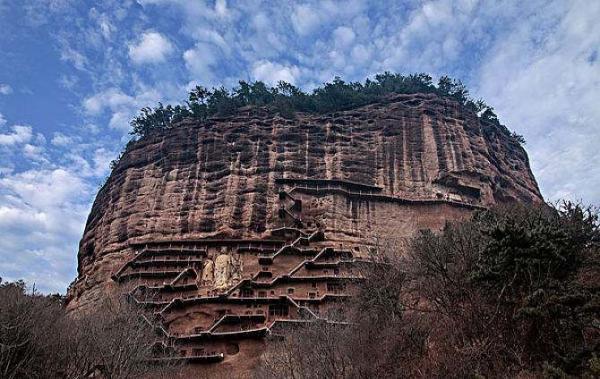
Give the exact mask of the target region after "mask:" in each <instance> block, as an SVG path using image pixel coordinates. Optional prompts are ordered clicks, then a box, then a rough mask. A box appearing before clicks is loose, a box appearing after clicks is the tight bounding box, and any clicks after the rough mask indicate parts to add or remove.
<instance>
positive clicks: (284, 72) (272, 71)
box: [252, 60, 300, 85]
mask: <svg viewBox="0 0 600 379" xmlns="http://www.w3.org/2000/svg"><path fill="white" fill-rule="evenodd" d="M299 75H300V70H299V69H298V67H296V66H284V65H282V64H279V63H273V62H269V61H266V60H262V61H259V62H256V63H255V64H254V66H253V67H252V76H253V77H254V79H255V80H260V81H263V82H265V83H266V84H269V85H275V84H277V82H279V81H280V80H282V81H284V82H288V83H291V84H295V83H296V82H297V80H298V77H299Z"/></svg>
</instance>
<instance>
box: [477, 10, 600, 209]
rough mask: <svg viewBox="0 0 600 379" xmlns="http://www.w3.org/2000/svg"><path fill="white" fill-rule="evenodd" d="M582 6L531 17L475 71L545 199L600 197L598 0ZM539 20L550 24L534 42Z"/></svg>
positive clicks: (492, 51) (491, 52) (486, 96)
mask: <svg viewBox="0 0 600 379" xmlns="http://www.w3.org/2000/svg"><path fill="white" fill-rule="evenodd" d="M586 4H587V5H585V6H582V5H583V4H582V3H576V2H575V3H572V4H567V3H565V4H564V6H565V8H566V9H562V7H558V8H557V9H555V12H556V13H560V14H561V16H562V15H563V14H564V16H562V17H561V19H560V22H558V23H553V22H548V21H545V20H543V19H542V20H540V19H535V18H534V19H532V20H531V22H530V23H526V24H523V25H521V26H520V27H519V28H516V29H515V30H514V31H513V32H512V33H510V34H509V35H507V36H506V38H504V39H503V40H502V41H500V42H499V43H498V45H497V46H495V47H494V48H493V49H492V50H491V51H490V53H489V56H488V59H486V60H485V62H484V64H483V65H482V67H481V72H480V82H481V88H480V94H481V95H482V96H483V98H484V99H486V101H487V102H489V103H490V104H491V105H493V106H494V107H495V108H496V110H497V112H498V113H499V115H500V118H501V120H502V121H504V122H505V123H506V124H507V125H508V126H509V127H510V128H512V129H515V130H516V131H517V132H519V133H522V134H523V135H524V136H525V139H526V140H527V141H528V145H527V150H528V152H529V154H530V156H531V161H532V167H533V171H534V174H535V175H536V177H537V179H538V181H539V182H540V185H541V189H542V192H543V194H544V195H545V196H546V197H547V198H548V199H550V200H556V199H559V198H564V197H566V198H570V199H583V200H584V201H585V202H594V201H595V202H597V201H598V200H600V170H599V169H598V166H597V162H598V161H600V150H598V149H597V146H596V145H597V141H600V128H598V125H600V108H599V107H598V104H600V64H599V62H597V61H596V62H593V61H590V60H589V57H590V56H591V55H593V53H594V52H595V51H597V50H598V46H600V24H598V23H597V20H596V18H597V17H595V15H597V14H600V3H593V4H592V3H586ZM548 11H552V10H551V9H549V10H548ZM539 17H540V18H542V17H543V16H542V15H540V16H539ZM540 23H549V24H550V25H551V26H550V27H549V28H548V29H546V30H544V34H543V39H542V40H541V41H536V40H535V39H534V38H532V37H533V36H535V35H536V32H537V31H538V30H540V25H539V24H540Z"/></svg>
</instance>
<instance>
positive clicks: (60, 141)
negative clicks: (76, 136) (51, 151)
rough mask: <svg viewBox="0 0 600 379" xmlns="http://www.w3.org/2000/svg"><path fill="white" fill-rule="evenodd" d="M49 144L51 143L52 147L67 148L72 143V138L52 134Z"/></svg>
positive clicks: (60, 134)
mask: <svg viewBox="0 0 600 379" xmlns="http://www.w3.org/2000/svg"><path fill="white" fill-rule="evenodd" d="M50 143H52V144H53V145H54V146H69V145H70V144H72V143H73V138H72V137H69V136H66V135H64V134H62V133H54V136H53V137H52V140H50Z"/></svg>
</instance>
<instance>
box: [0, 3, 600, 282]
mask: <svg viewBox="0 0 600 379" xmlns="http://www.w3.org/2000/svg"><path fill="white" fill-rule="evenodd" d="M599 19H600V1H568V0H558V1H537V0H528V1H520V0H514V1H511V0H506V1H496V0H490V1H478V0H462V1H450V0H440V1H417V0H405V1H366V0H365V1H361V0H356V1H344V2H335V1H328V0H323V1H313V2H303V1H295V2H292V1H290V2H287V1H283V0H277V1H252V0H248V1H239V2H233V1H221V0H219V1H216V2H214V1H206V2H204V1H197V0H138V1H130V0H114V1H111V0H103V1H81V0H72V1H70V0H20V1H11V0H0V30H1V32H0V277H3V278H4V279H5V280H6V279H9V280H14V279H18V278H23V279H25V280H26V281H28V282H29V283H34V282H35V283H36V286H37V287H38V288H39V289H41V290H43V291H59V292H64V291H65V289H66V287H67V285H68V284H69V282H70V281H71V280H73V279H74V277H75V274H76V252H77V245H78V242H79V238H80V237H81V234H82V231H83V227H84V223H85V220H86V217H87V213H88V211H89V209H90V206H91V202H92V201H93V197H94V195H95V192H96V191H97V189H98V188H99V186H100V184H101V183H102V182H103V180H104V179H105V178H106V176H107V175H108V165H109V162H110V161H111V160H112V159H114V158H115V157H116V156H117V155H118V152H119V151H120V150H121V148H122V146H123V145H124V143H125V142H126V141H127V140H128V138H129V137H128V131H129V120H130V119H131V117H132V116H133V115H134V114H135V113H136V111H137V110H138V109H139V108H140V107H143V106H147V105H155V104H156V103H157V102H158V101H163V102H177V101H179V100H182V99H183V98H185V94H186V89H187V88H189V87H190V86H192V85H194V84H202V85H205V86H216V85H221V84H223V85H225V86H228V87H230V86H233V85H235V84H236V82H237V81H238V80H239V79H244V80H263V81H265V82H268V83H275V82H277V81H278V80H286V81H288V82H292V83H294V84H296V85H298V86H300V87H302V88H304V89H307V90H310V89H311V88H314V87H315V86H317V85H319V84H320V83H322V82H324V81H329V80H331V79H332V78H333V77H334V76H335V75H339V76H341V77H343V78H344V79H346V80H364V79H365V78H366V77H369V76H372V75H374V74H375V73H378V72H382V71H385V70H389V71H395V72H400V73H413V72H427V73H430V74H431V75H433V76H434V77H439V76H440V75H443V74H448V75H450V76H452V77H455V78H458V79H461V80H462V81H463V82H465V83H466V84H467V85H468V86H469V88H470V89H471V92H472V94H473V96H474V97H476V98H479V97H481V98H483V99H485V100H486V102H487V103H488V104H491V105H492V106H494V107H495V109H496V111H497V113H498V115H499V116H500V119H501V120H502V121H503V122H504V123H505V124H507V125H508V126H509V128H510V129H512V130H515V131H517V132H518V133H520V134H523V135H524V136H525V138H526V140H527V145H526V147H527V150H528V152H529V155H530V158H531V161H532V162H531V163H532V167H533V171H534V174H535V175H536V177H537V179H538V181H539V184H540V186H541V189H542V193H543V194H544V196H545V197H546V198H547V199H548V200H557V199H561V198H568V199H574V200H583V201H584V202H586V203H593V204H597V205H600V169H599V165H600V153H599V151H600V22H599V21H598V20H599Z"/></svg>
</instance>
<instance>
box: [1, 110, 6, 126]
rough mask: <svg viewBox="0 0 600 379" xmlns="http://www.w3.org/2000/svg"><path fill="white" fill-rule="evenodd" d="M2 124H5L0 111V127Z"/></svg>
mask: <svg viewBox="0 0 600 379" xmlns="http://www.w3.org/2000/svg"><path fill="white" fill-rule="evenodd" d="M4 125H6V119H5V118H4V115H3V114H2V113H0V127H2V126H4Z"/></svg>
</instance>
